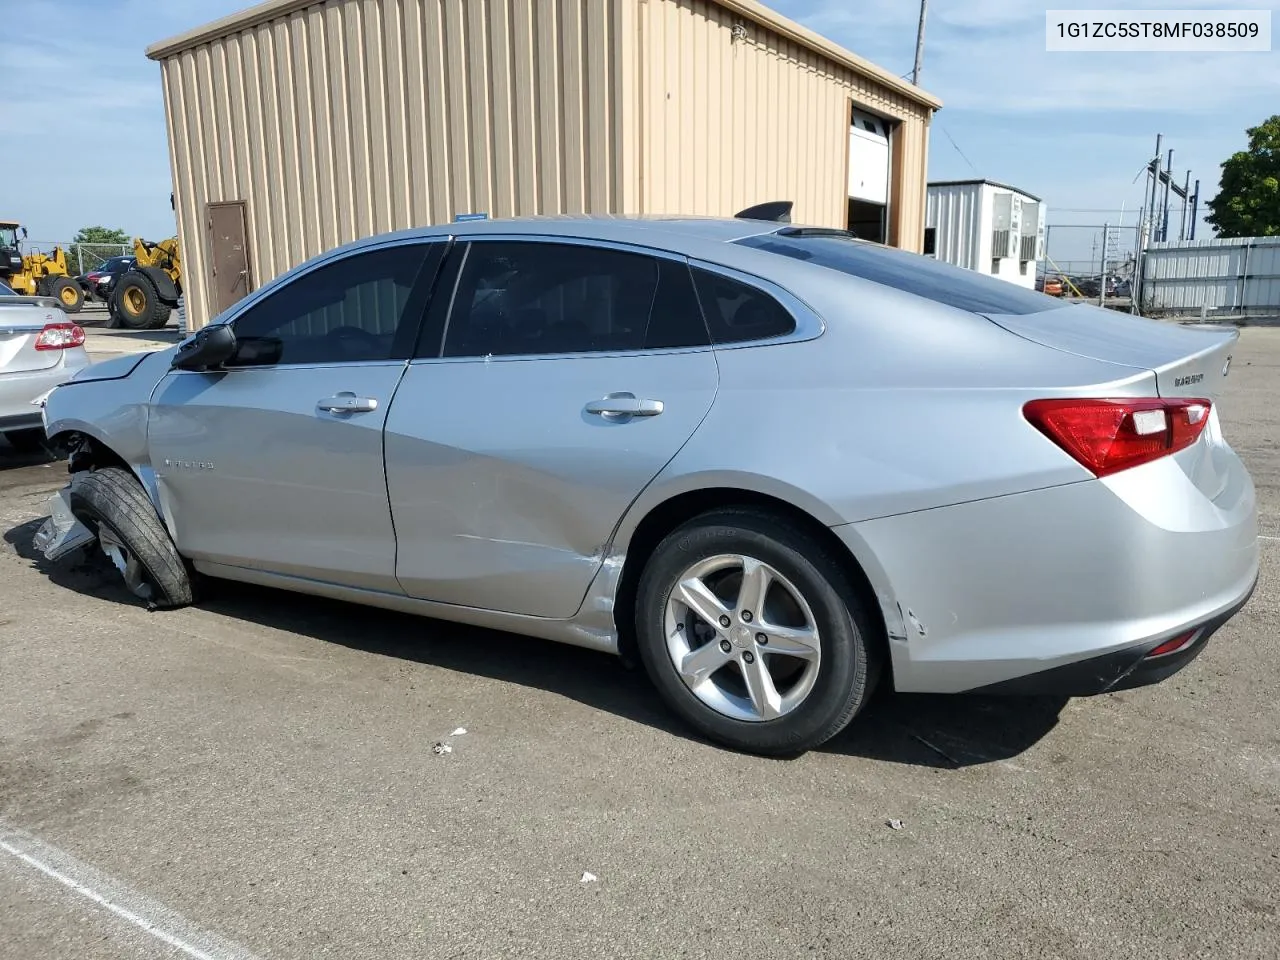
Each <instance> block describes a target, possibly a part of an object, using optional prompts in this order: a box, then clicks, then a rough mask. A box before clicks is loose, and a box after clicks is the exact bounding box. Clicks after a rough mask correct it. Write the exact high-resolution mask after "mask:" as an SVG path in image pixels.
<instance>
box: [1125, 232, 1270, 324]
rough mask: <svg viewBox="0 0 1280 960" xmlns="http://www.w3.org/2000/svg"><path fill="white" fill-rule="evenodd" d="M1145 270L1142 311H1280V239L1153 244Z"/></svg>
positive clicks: (1258, 313) (1170, 313)
mask: <svg viewBox="0 0 1280 960" xmlns="http://www.w3.org/2000/svg"><path fill="white" fill-rule="evenodd" d="M1142 274H1143V287H1142V308H1143V312H1144V313H1150V314H1154V315H1157V316H1161V315H1163V316H1187V315H1192V314H1201V313H1203V314H1205V315H1206V316H1269V315H1280V237H1244V238H1240V239H1234V240H1191V241H1182V242H1168V243H1153V244H1151V245H1150V246H1149V247H1148V248H1147V252H1146V255H1145V257H1144V262H1143V270H1142Z"/></svg>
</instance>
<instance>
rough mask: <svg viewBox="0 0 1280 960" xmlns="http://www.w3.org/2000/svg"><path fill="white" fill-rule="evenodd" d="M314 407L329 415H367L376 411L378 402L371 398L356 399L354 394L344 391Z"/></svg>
mask: <svg viewBox="0 0 1280 960" xmlns="http://www.w3.org/2000/svg"><path fill="white" fill-rule="evenodd" d="M316 406H317V407H319V408H320V409H321V410H325V411H327V412H329V413H369V412H370V411H372V410H377V409H378V401H377V400H375V399H373V397H357V396H356V395H355V394H354V393H350V392H348V391H345V390H344V391H343V392H342V393H339V394H335V395H334V396H332V397H326V398H325V399H324V400H321V401H320V402H319V403H317V404H316Z"/></svg>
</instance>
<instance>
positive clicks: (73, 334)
mask: <svg viewBox="0 0 1280 960" xmlns="http://www.w3.org/2000/svg"><path fill="white" fill-rule="evenodd" d="M82 346H84V327H82V326H80V324H78V323H46V324H45V325H44V329H43V330H41V331H40V335H39V336H38V337H36V349H37V350H66V349H67V348H69V347H82Z"/></svg>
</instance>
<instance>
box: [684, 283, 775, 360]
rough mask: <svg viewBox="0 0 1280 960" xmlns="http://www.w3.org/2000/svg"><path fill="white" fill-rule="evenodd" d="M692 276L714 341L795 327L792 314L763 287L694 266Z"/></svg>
mask: <svg viewBox="0 0 1280 960" xmlns="http://www.w3.org/2000/svg"><path fill="white" fill-rule="evenodd" d="M693 280H694V284H695V286H696V287H697V289H698V299H699V301H701V303H702V312H703V313H704V314H705V315H706V318H707V326H708V327H709V328H710V329H711V340H712V342H713V343H718V344H719V343H743V342H745V341H748V340H768V339H770V338H771V337H784V336H786V335H787V334H789V333H793V332H794V331H795V329H796V321H795V317H793V316H791V314H790V313H788V312H787V310H786V308H785V307H783V306H782V304H780V303H778V301H777V300H775V299H773V297H771V296H769V294H767V293H765V292H764V291H763V290H760V289H758V288H756V287H752V286H749V285H747V284H745V283H741V282H740V281H738V280H734V279H732V278H730V277H725V276H721V275H720V274H717V273H711V272H709V271H707V270H698V269H696V268H695V269H694V271H693Z"/></svg>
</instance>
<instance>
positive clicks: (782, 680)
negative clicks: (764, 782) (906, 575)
mask: <svg viewBox="0 0 1280 960" xmlns="http://www.w3.org/2000/svg"><path fill="white" fill-rule="evenodd" d="M751 576H759V577H760V579H758V580H755V581H754V582H755V583H759V584H763V586H761V587H760V591H761V592H760V593H759V595H758V596H759V597H760V598H763V600H762V601H761V602H760V603H759V604H752V603H751V602H750V599H749V598H750V595H751V593H752V591H751V583H752V582H753V581H751V580H749V579H748V578H749V577H751ZM735 578H736V579H735ZM695 581H696V582H695ZM691 583H692V584H693V591H692V592H689V591H687V590H684V589H682V584H691ZM703 588H705V591H709V593H708V592H702V593H699V590H701V589H703ZM684 597H688V598H690V599H691V603H685V602H684V600H683V599H682V598H684ZM699 597H702V598H704V599H705V598H710V605H707V604H706V603H703V601H702V600H700V599H698V598H699ZM764 600H767V601H768V603H765V602H764ZM695 605H699V606H701V608H702V609H706V610H707V611H708V612H709V616H708V617H703V616H702V615H701V610H699V611H698V612H697V613H695V612H694V606H695ZM753 606H760V607H763V609H755V610H752V609H750V608H751V607H753ZM744 611H745V612H744ZM635 616H636V639H637V646H638V649H639V653H640V659H641V660H642V661H643V663H644V666H645V670H646V672H647V673H648V674H649V677H650V678H651V679H652V681H653V683H654V685H655V686H656V687H657V688H658V692H659V693H660V694H661V695H662V698H663V699H664V700H665V701H666V702H667V704H668V705H669V706H670V707H671V708H672V709H673V710H675V712H676V713H678V714H679V715H680V716H681V717H683V718H684V719H685V720H686V721H687V722H688V723H689V724H690V725H692V726H693V727H694V728H695V729H697V730H698V731H699V732H700V733H702V734H703V735H705V736H707V737H709V738H710V739H712V740H715V741H718V742H720V743H723V744H725V745H727V746H730V747H733V748H735V749H738V750H743V751H746V752H750V753H759V754H765V755H794V754H797V753H802V752H804V751H806V750H809V749H812V748H814V747H816V746H818V745H820V744H822V743H824V742H825V741H827V740H829V739H830V738H831V737H833V736H835V735H836V734H837V733H839V732H840V731H841V730H842V729H844V728H845V727H846V726H847V725H848V724H849V722H850V721H851V720H852V719H853V717H854V716H855V715H856V714H857V713H858V711H859V710H861V709H862V707H863V705H864V704H865V703H866V702H867V701H868V699H869V698H870V696H871V693H872V691H873V689H874V687H875V684H876V681H877V679H878V677H879V671H880V660H881V653H880V646H879V644H877V643H875V641H874V636H875V635H874V633H873V632H872V631H873V629H874V628H873V626H872V622H873V621H872V620H871V618H870V617H869V616H868V615H867V612H866V610H865V608H864V606H863V603H862V601H861V600H860V598H859V596H858V592H857V591H856V590H855V589H854V587H853V585H852V584H851V583H850V581H849V577H848V576H847V574H846V572H845V570H844V568H843V567H842V565H841V564H840V562H839V561H838V560H837V559H836V558H835V557H834V556H833V555H832V554H831V553H830V552H829V551H828V550H827V549H826V548H825V547H824V546H823V545H822V544H821V543H819V542H817V541H816V540H814V539H813V538H811V537H809V536H806V535H805V534H804V533H803V532H800V531H798V530H796V529H795V527H794V525H792V524H789V523H786V522H784V521H782V520H780V519H779V518H778V517H776V516H774V515H772V514H770V513H768V512H765V511H760V510H756V509H750V508H732V509H724V510H716V511H712V512H709V513H706V514H703V515H701V516H699V517H695V518H694V519H693V520H690V521H689V522H688V523H686V524H684V525H683V526H681V527H679V528H678V529H676V530H675V531H673V532H672V533H671V534H669V535H668V536H667V537H666V539H664V540H663V541H662V542H661V543H660V544H659V545H658V547H657V549H655V550H654V552H653V555H652V556H651V557H650V558H649V560H648V562H647V563H646V564H645V569H644V572H643V574H642V575H641V578H640V585H639V590H638V596H637V603H636V611H635ZM721 618H724V619H728V620H729V621H730V623H729V625H728V626H727V627H725V626H722V624H723V622H724V620H723V619H721ZM713 619H714V620H716V621H717V623H712V622H711V620H713ZM761 637H763V638H764V642H763V643H761ZM695 658H696V659H695ZM678 662H679V663H681V664H682V665H683V667H684V670H683V672H682V670H681V669H680V668H679V667H677V663H678ZM686 676H688V677H689V678H688V679H686Z"/></svg>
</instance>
